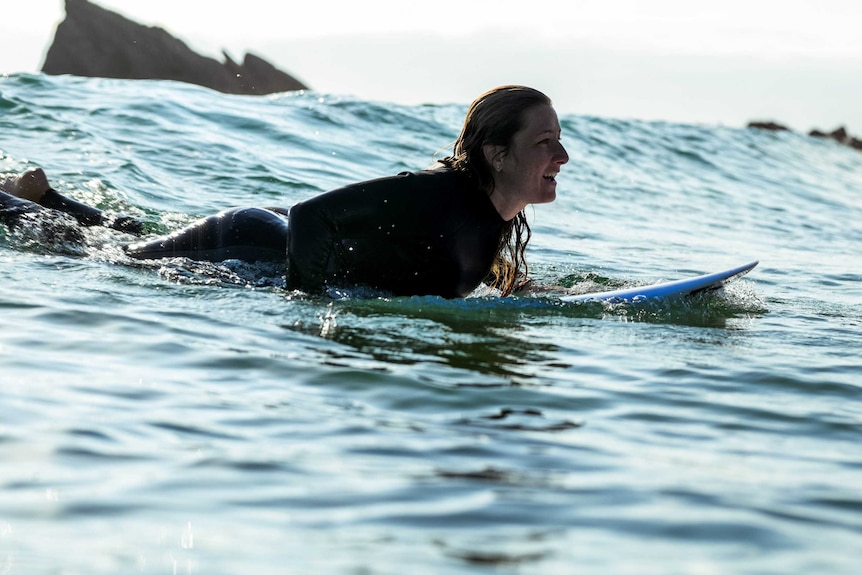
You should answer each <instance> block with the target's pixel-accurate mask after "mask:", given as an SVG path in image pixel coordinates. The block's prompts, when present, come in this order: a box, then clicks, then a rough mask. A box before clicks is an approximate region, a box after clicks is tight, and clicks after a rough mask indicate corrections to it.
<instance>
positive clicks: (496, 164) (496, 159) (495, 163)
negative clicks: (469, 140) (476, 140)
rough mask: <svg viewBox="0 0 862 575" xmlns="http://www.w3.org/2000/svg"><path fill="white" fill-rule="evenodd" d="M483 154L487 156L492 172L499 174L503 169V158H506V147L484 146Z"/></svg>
mask: <svg viewBox="0 0 862 575" xmlns="http://www.w3.org/2000/svg"><path fill="white" fill-rule="evenodd" d="M482 153H483V154H484V155H485V161H486V162H488V165H489V166H491V169H492V170H494V171H495V172H499V171H501V170H502V169H503V158H504V157H505V156H506V147H505V146H497V145H494V144H485V145H484V146H482Z"/></svg>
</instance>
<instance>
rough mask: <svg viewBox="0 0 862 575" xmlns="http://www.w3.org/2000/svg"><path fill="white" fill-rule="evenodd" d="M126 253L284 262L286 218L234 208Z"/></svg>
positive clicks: (133, 246) (134, 246)
mask: <svg viewBox="0 0 862 575" xmlns="http://www.w3.org/2000/svg"><path fill="white" fill-rule="evenodd" d="M278 212H281V210H278ZM281 213H283V212H281ZM125 250H126V253H127V254H128V255H129V256H131V257H133V258H136V259H159V258H176V257H184V258H190V259H193V260H198V261H209V262H221V261H224V260H232V259H236V260H243V261H247V262H258V261H276V262H285V261H287V219H286V218H284V217H282V216H281V215H279V213H276V211H275V210H270V209H263V208H235V209H232V210H227V211H224V212H220V213H218V214H216V215H214V216H210V217H208V218H204V219H202V220H198V221H197V222H195V223H193V224H192V225H190V226H188V227H187V228H184V229H182V230H180V231H178V232H175V233H173V234H171V235H169V236H165V237H162V238H157V239H155V240H151V241H148V242H140V243H136V244H131V245H128V246H126V247H125Z"/></svg>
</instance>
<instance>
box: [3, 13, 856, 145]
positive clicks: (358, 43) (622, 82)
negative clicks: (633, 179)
mask: <svg viewBox="0 0 862 575" xmlns="http://www.w3.org/2000/svg"><path fill="white" fill-rule="evenodd" d="M95 3H96V4H99V5H100V6H102V7H104V8H108V9H110V10H113V11H116V12H119V13H121V14H123V15H124V16H126V17H127V18H130V19H132V20H135V21H137V22H139V23H141V24H145V25H150V26H161V27H162V28H165V29H166V30H167V31H168V32H170V33H171V34H173V35H174V36H176V37H178V38H180V39H181V40H183V41H184V42H186V43H187V44H188V45H189V46H190V47H191V48H192V49H194V50H195V51H197V52H199V53H201V54H204V55H206V56H211V57H214V58H217V59H219V60H221V59H222V57H221V51H222V50H226V51H227V52H228V53H229V54H230V55H231V57H232V58H234V59H235V60H241V59H242V57H243V56H244V54H245V53H246V52H252V53H254V54H256V55H258V56H261V57H263V58H265V59H267V60H268V61H270V62H271V63H273V64H274V65H276V66H277V67H278V68H280V69H282V70H284V71H286V72H288V73H290V74H292V75H294V76H296V77H297V78H299V79H300V80H302V81H303V82H304V83H306V84H307V85H309V86H310V87H311V88H312V89H314V90H317V91H320V92H324V93H330V94H339V95H352V96H357V97H360V98H363V99H369V100H377V101H386V102H396V103H404V104H419V103H453V102H454V103H462V104H467V103H469V102H470V101H471V100H472V99H473V98H474V97H476V96H477V95H479V94H480V93H482V92H484V91H485V90H486V89H488V88H491V87H493V86H496V85H500V84H513V83H514V84H526V85H530V86H533V87H535V88H538V89H540V90H542V91H543V92H545V93H546V94H548V95H549V96H550V97H551V98H552V99H553V100H554V103H555V105H556V107H557V109H558V110H559V111H560V112H562V113H573V114H586V115H596V116H609V117H617V118H637V119H643V120H666V121H672V122H686V123H698V124H718V125H727V126H744V125H745V124H746V123H747V122H748V121H749V120H774V121H777V122H779V123H782V124H784V125H787V126H789V127H791V128H793V129H796V130H799V131H808V130H810V129H812V128H819V129H822V130H832V129H834V128H836V127H838V126H839V125H844V126H846V127H847V129H848V130H849V131H850V132H851V133H853V134H854V135H857V137H859V136H862V106H860V105H859V102H860V101H862V34H860V32H859V31H860V28H862V2H859V0H782V1H777V0H721V1H713V2H698V1H692V0H534V1H532V2H530V1H528V0H520V1H512V0H455V1H444V2H425V1H422V2H418V1H416V0H362V1H361V2H359V1H356V0H326V1H318V0H305V1H304V2H301V3H297V2H285V1H284V0H243V1H242V2H224V1H218V0H216V1H213V0H147V1H146V2H141V1H140V0H97V1H96V2H95ZM0 6H2V7H0V73H15V72H28V73H36V72H38V71H39V69H40V68H41V65H42V62H43V60H44V55H45V53H46V51H47V49H48V47H49V46H50V44H51V41H52V40H53V35H54V30H55V29H56V26H57V24H58V23H59V22H60V21H61V20H62V19H63V17H64V2H63V0H0Z"/></svg>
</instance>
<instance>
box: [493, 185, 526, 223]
mask: <svg viewBox="0 0 862 575" xmlns="http://www.w3.org/2000/svg"><path fill="white" fill-rule="evenodd" d="M491 203H492V204H494V207H495V208H497V213H498V214H500V217H501V218H503V219H504V220H505V221H507V222H508V221H510V220H511V219H512V218H514V217H515V216H517V215H518V214H519V213H520V212H521V210H523V209H524V208H525V207H526V205H527V204H525V203H524V202H523V201H521V200H519V199H518V193H517V192H516V191H512V190H507V189H506V187H505V186H500V185H495V186H494V191H493V192H491Z"/></svg>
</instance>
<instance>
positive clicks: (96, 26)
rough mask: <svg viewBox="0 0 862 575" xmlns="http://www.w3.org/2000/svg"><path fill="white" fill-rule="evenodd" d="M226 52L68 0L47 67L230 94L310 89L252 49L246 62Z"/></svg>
mask: <svg viewBox="0 0 862 575" xmlns="http://www.w3.org/2000/svg"><path fill="white" fill-rule="evenodd" d="M201 17H203V18H205V17H206V15H205V14H202V15H201ZM224 56H225V62H224V63H221V62H218V61H217V60H214V59H213V58H207V57H204V56H201V55H199V54H197V53H195V52H194V51H192V50H191V49H190V48H189V47H188V46H186V44H185V43H184V42H182V41H181V40H178V39H177V38H174V37H173V36H171V35H170V34H169V33H168V32H166V31H165V30H163V29H162V28H158V27H148V26H142V25H140V24H138V23H136V22H133V21H131V20H129V19H127V18H124V17H123V16H120V15H119V14H117V13H115V12H111V11H109V10H105V9H104V8H101V7H99V6H96V5H95V4H92V3H91V2H88V1H87V0H66V19H65V20H63V21H62V22H61V23H60V24H59V25H58V26H57V32H56V33H55V35H54V42H53V43H52V44H51V47H50V48H49V49H48V53H47V55H46V56H45V63H44V64H43V66H42V71H43V72H45V73H46V74H73V75H76V76H89V77H95V78H125V79H136V80H143V79H152V80H176V81H179V82H188V83H191V84H198V85H200V86H206V87H209V88H212V89H214V90H218V91H220V92H225V93H228V94H271V93H273V92H287V91H290V90H306V89H308V88H307V86H305V85H304V84H303V83H302V82H300V81H299V80H297V79H296V78H294V77H293V76H291V75H289V74H286V73H284V72H282V71H280V70H278V69H277V68H276V67H275V66H273V65H272V64H270V63H268V62H266V61H265V60H263V59H261V58H258V57H257V56H254V55H252V54H247V55H246V56H245V59H244V60H243V62H242V64H237V63H236V62H234V61H233V60H231V59H230V57H228V56H227V54H224Z"/></svg>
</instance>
